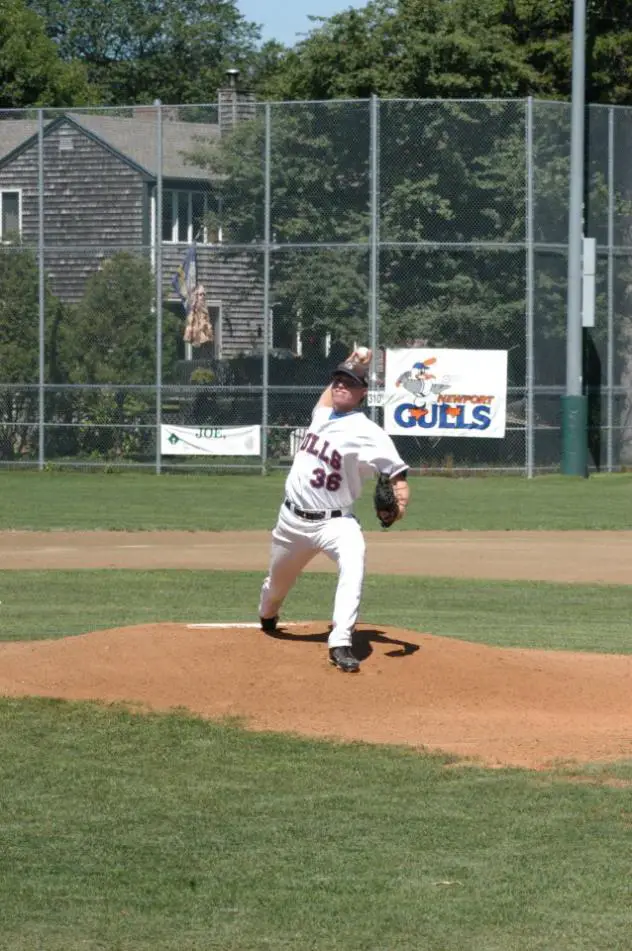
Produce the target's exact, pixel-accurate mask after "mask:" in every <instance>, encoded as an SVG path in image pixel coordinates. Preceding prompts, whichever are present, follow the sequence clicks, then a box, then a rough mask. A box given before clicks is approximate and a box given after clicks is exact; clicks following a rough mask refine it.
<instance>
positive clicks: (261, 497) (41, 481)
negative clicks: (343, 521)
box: [0, 471, 632, 531]
mask: <svg viewBox="0 0 632 951" xmlns="http://www.w3.org/2000/svg"><path fill="white" fill-rule="evenodd" d="M284 478H285V476H284V475H283V474H280V473H276V474H273V475H270V476H267V477H265V478H263V477H260V476H255V475H209V476H201V475H191V476H186V475H162V476H155V475H151V474H147V473H121V474H103V473H98V474H97V473H95V474H86V473H56V472H42V473H38V472H13V471H4V472H0V530H2V529H32V530H35V529H40V530H48V529H51V530H52V529H128V530H142V529H178V528H179V529H190V530H197V529H206V530H211V531H223V530H226V529H236V530H241V529H269V528H270V527H271V526H272V525H273V524H274V521H275V519H276V513H277V511H278V507H279V504H280V500H281V497H282V494H283V482H284ZM411 486H412V504H411V506H410V508H409V510H408V515H407V517H406V519H405V520H404V521H403V522H402V523H401V526H398V527H397V529H396V530H397V531H400V530H407V529H427V530H440V529H451V530H457V529H468V530H480V531H485V530H491V529H497V530H509V529H514V530H515V529H533V530H539V529H632V504H631V500H632V474H627V473H625V474H619V475H596V476H592V477H591V478H590V479H576V478H570V477H568V476H542V477H540V478H537V479H532V480H527V479H522V478H519V477H515V476H504V477H503V476H489V477H485V478H469V479H466V478H463V479H459V478H440V477H411ZM371 489H372V483H371V481H369V482H368V483H367V485H366V487H365V492H364V498H363V499H362V500H361V502H360V503H359V505H358V506H357V513H358V515H359V516H360V518H361V519H362V521H363V524H364V525H365V527H367V528H373V527H377V523H376V521H375V519H374V516H373V513H372V508H371Z"/></svg>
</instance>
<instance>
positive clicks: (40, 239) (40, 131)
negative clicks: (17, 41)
mask: <svg viewBox="0 0 632 951" xmlns="http://www.w3.org/2000/svg"><path fill="white" fill-rule="evenodd" d="M37 212H38V213H37V219H38V221H37V277H38V310H39V331H38V335H39V386H38V404H39V406H38V414H39V420H38V424H39V438H38V443H39V445H38V468H39V469H40V470H41V469H43V468H44V465H45V463H46V445H45V433H46V424H45V412H46V408H45V402H44V384H45V383H46V369H45V368H46V335H45V328H46V293H45V291H46V271H45V267H46V261H45V254H44V110H43V109H38V110H37Z"/></svg>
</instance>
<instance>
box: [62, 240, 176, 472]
mask: <svg viewBox="0 0 632 951" xmlns="http://www.w3.org/2000/svg"><path fill="white" fill-rule="evenodd" d="M154 301H155V279H154V276H153V274H152V272H151V267H150V265H149V262H148V261H146V260H144V259H143V258H141V257H137V256H135V255H133V254H130V253H128V252H118V253H117V254H115V255H114V256H113V257H112V258H110V259H108V260H106V261H104V263H103V265H102V267H101V269H100V270H99V271H97V272H95V273H94V274H93V275H92V277H90V279H89V280H88V282H87V285H86V289H85V292H84V295H83V298H82V300H81V301H80V302H79V304H78V305H77V307H76V309H75V311H74V313H73V315H72V317H71V319H69V320H68V321H66V323H65V325H64V328H63V342H62V346H63V352H64V354H65V360H66V362H67V366H68V377H69V380H70V382H72V383H74V384H77V385H78V386H81V385H86V384H87V385H89V386H94V385H95V384H100V388H98V389H92V390H81V389H79V390H77V391H76V394H75V395H73V405H72V418H73V420H74V421H75V422H76V423H79V424H80V423H82V422H85V423H86V425H85V427H82V428H80V429H79V430H78V443H77V446H76V451H78V452H80V453H82V454H98V455H100V456H102V455H108V456H117V457H118V456H121V455H123V454H125V455H130V454H143V453H144V454H146V453H147V452H149V451H150V446H151V445H152V444H153V439H154V433H153V430H152V428H151V424H152V423H153V422H154V420H155V394H154V390H153V387H154V386H155V383H156V314H155V307H154ZM163 330H164V333H163V338H162V347H163V362H164V366H165V368H168V367H169V366H170V365H171V364H172V363H173V362H174V361H175V353H176V346H177V338H176V326H175V318H173V317H171V315H170V314H169V313H168V312H167V313H165V315H164V326H163ZM142 384H146V386H147V389H146V390H131V389H129V386H130V385H133V386H139V385H142ZM122 423H126V424H128V425H130V424H136V427H137V428H135V429H131V428H130V429H119V428H116V427H117V426H118V425H120V424H122ZM145 427H147V428H145Z"/></svg>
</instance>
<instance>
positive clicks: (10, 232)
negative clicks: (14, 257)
mask: <svg viewBox="0 0 632 951" xmlns="http://www.w3.org/2000/svg"><path fill="white" fill-rule="evenodd" d="M21 205H22V195H21V194H20V192H19V191H0V240H2V241H12V240H15V238H19V237H20V235H21V233H22V229H21V221H22V208H21Z"/></svg>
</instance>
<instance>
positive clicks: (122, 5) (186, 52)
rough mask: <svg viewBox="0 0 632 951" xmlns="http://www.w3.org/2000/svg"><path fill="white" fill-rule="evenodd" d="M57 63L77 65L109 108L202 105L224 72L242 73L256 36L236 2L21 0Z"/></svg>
mask: <svg viewBox="0 0 632 951" xmlns="http://www.w3.org/2000/svg"><path fill="white" fill-rule="evenodd" d="M27 2H28V5H29V6H30V7H31V8H32V9H33V10H35V11H36V12H37V13H39V14H41V16H42V17H43V18H44V20H45V21H46V26H47V31H48V35H49V36H50V37H52V38H53V39H54V40H55V42H56V43H57V45H58V47H59V51H60V54H61V56H62V57H63V59H64V60H66V61H68V62H72V61H75V60H80V61H81V62H82V63H84V64H85V65H86V67H87V69H88V73H89V76H90V80H91V81H92V82H93V83H94V84H95V85H97V86H99V87H100V89H101V90H102V93H103V101H104V102H105V103H106V104H112V105H119V104H120V105H131V104H135V103H148V102H153V101H154V100H155V99H156V98H158V99H160V100H162V102H165V103H200V102H201V103H205V102H209V101H213V100H214V99H215V95H216V91H217V89H218V88H219V87H220V86H221V85H223V84H224V83H225V70H226V69H227V68H228V67H229V66H230V67H232V66H236V67H238V68H240V69H242V70H243V71H245V72H247V71H249V69H250V68H251V67H252V66H253V64H254V62H255V60H256V59H257V50H256V44H257V41H258V39H259V30H258V28H257V27H256V26H255V25H254V24H252V23H248V22H247V21H246V20H245V19H244V17H243V16H242V15H241V14H240V13H239V11H238V9H237V4H236V2H235V0H110V2H108V3H107V5H106V4H104V3H103V0H27Z"/></svg>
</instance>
